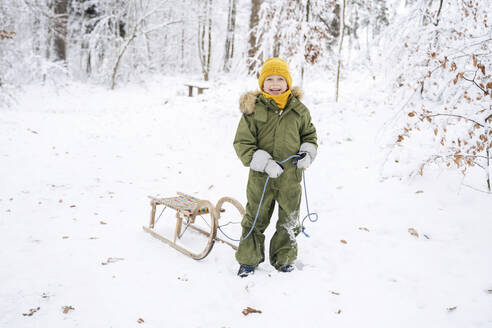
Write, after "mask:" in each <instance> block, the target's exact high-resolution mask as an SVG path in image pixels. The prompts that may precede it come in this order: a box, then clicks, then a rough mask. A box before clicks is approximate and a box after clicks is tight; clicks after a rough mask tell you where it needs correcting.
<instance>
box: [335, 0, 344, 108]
mask: <svg viewBox="0 0 492 328" xmlns="http://www.w3.org/2000/svg"><path fill="white" fill-rule="evenodd" d="M345 1H346V0H342V1H341V3H342V8H341V9H342V14H341V16H340V41H339V44H338V68H337V85H336V94H335V101H336V102H338V91H339V89H340V73H341V69H342V45H343V37H344V35H345V4H346V3H345Z"/></svg>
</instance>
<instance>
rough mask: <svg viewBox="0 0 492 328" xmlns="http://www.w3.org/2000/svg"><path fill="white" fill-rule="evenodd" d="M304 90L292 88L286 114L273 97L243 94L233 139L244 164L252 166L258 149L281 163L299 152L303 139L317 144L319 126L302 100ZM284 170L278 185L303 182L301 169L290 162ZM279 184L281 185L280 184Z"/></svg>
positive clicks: (251, 173)
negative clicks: (317, 127)
mask: <svg viewBox="0 0 492 328" xmlns="http://www.w3.org/2000/svg"><path fill="white" fill-rule="evenodd" d="M301 98H302V91H301V90H300V88H297V87H295V88H293V89H292V94H291V96H290V97H289V100H288V101H287V104H286V106H285V108H284V109H283V113H282V114H281V115H279V112H280V109H279V108H278V107H277V105H276V104H275V102H274V101H273V100H272V99H265V98H264V97H263V96H262V95H261V92H259V91H257V92H247V93H245V94H243V95H242V96H241V99H240V109H241V112H242V113H243V116H242V117H241V120H240V122H239V126H238V128H237V131H236V137H235V138H234V149H235V150H236V154H237V155H238V157H239V159H240V160H241V161H242V163H243V164H244V165H245V166H249V164H250V162H251V159H252V157H253V153H254V152H255V151H256V150H257V149H263V150H265V151H266V152H268V153H269V154H270V155H271V156H272V157H273V159H274V160H276V161H278V162H280V161H283V160H284V159H286V158H287V157H289V156H291V155H294V154H296V153H297V152H298V151H299V147H300V146H301V144H302V143H304V142H309V143H311V144H314V145H315V146H316V147H317V146H318V145H317V136H316V129H315V127H314V125H313V124H312V122H311V114H310V113H309V110H308V109H307V107H306V106H305V105H304V104H303V103H302V102H301V101H300V99H301ZM283 166H284V173H283V174H282V175H281V176H280V177H279V178H277V179H275V180H277V182H276V183H277V184H282V185H283V183H281V182H282V181H284V180H288V181H284V182H286V183H289V182H292V181H295V180H297V182H300V181H301V177H302V172H301V170H300V169H297V170H296V167H295V166H294V165H293V164H292V161H288V162H287V163H285V164H283ZM251 175H256V176H264V177H265V178H266V173H262V172H256V171H252V170H251V172H250V177H251ZM278 187H280V185H279V186H278Z"/></svg>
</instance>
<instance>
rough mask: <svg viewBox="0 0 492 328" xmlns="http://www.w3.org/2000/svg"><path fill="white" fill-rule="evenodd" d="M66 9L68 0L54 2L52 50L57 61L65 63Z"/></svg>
mask: <svg viewBox="0 0 492 328" xmlns="http://www.w3.org/2000/svg"><path fill="white" fill-rule="evenodd" d="M67 9H68V0H55V7H54V13H55V40H54V50H55V55H56V59H57V60H61V61H63V62H64V64H66V61H67V18H68V17H67Z"/></svg>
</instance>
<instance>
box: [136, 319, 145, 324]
mask: <svg viewBox="0 0 492 328" xmlns="http://www.w3.org/2000/svg"><path fill="white" fill-rule="evenodd" d="M137 322H138V323H144V322H145V321H144V319H142V318H138V320H137Z"/></svg>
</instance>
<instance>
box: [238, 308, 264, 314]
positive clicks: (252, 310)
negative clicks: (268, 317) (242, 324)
mask: <svg viewBox="0 0 492 328" xmlns="http://www.w3.org/2000/svg"><path fill="white" fill-rule="evenodd" d="M242 313H243V314H244V315H248V314H250V313H261V311H260V310H256V309H253V308H252V307H249V306H248V307H247V308H245V309H244V310H243V311H242Z"/></svg>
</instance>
